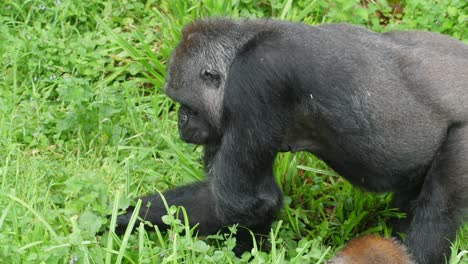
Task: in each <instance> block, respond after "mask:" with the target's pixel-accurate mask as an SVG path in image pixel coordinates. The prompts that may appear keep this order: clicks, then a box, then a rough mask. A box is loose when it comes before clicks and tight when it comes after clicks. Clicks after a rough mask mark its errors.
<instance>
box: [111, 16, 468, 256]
mask: <svg viewBox="0 0 468 264" xmlns="http://www.w3.org/2000/svg"><path fill="white" fill-rule="evenodd" d="M166 78H167V79H166V84H165V86H164V91H165V93H166V94H167V96H169V97H170V98H171V99H173V100H174V101H175V102H178V103H180V109H179V112H178V128H179V133H180V137H181V139H182V140H184V141H186V142H188V143H193V144H197V145H203V146H204V166H205V172H206V179H205V180H204V181H202V182H199V183H195V184H190V185H187V186H182V187H179V188H176V189H173V190H169V191H167V192H165V193H163V194H164V197H165V199H166V201H167V202H168V204H169V205H177V206H184V207H185V209H186V211H187V213H188V215H189V218H190V219H189V220H190V223H191V224H192V225H195V224H198V232H199V234H200V235H207V234H212V233H215V232H217V231H218V230H220V229H222V228H223V227H225V226H228V225H232V224H240V225H241V226H244V227H247V228H248V229H250V230H252V231H253V232H254V233H257V234H262V233H266V232H268V231H269V228H270V225H271V223H272V221H273V219H274V218H275V216H276V213H277V211H278V210H279V208H281V206H282V194H281V191H280V189H279V187H278V185H277V184H276V182H275V179H274V175H273V162H274V160H275V157H276V155H277V154H278V153H279V152H282V151H292V152H295V151H308V152H310V153H312V154H314V155H316V156H317V157H319V158H320V159H322V160H323V161H325V162H326V163H327V164H328V165H329V166H330V167H331V168H333V169H334V170H335V171H336V172H338V173H339V174H340V175H342V176H343V177H345V178H346V179H347V180H348V181H349V182H351V183H352V184H353V185H355V186H358V187H360V188H363V189H366V190H369V191H373V192H393V204H394V206H395V207H396V208H398V209H399V210H400V211H401V212H404V213H406V215H407V217H406V218H405V219H401V220H400V221H397V222H396V223H395V227H394V230H395V232H403V233H405V234H406V236H405V239H404V243H405V245H406V246H407V247H408V249H409V251H410V253H411V254H412V256H413V257H414V259H415V260H416V262H417V263H420V264H423V263H442V262H443V261H444V259H445V258H446V257H448V256H449V255H448V253H449V252H450V240H453V239H454V237H455V235H456V231H457V228H458V227H459V226H460V224H462V223H463V221H464V220H465V216H466V212H467V208H468V46H467V45H465V44H463V43H462V42H460V41H458V40H455V39H452V38H450V37H447V36H443V35H440V34H436V33H430V32H420V31H393V32H388V33H383V34H379V33H374V32H370V31H368V30H366V29H364V28H361V27H358V26H353V25H347V24H325V25H319V26H309V25H306V24H301V23H290V22H285V21H276V20H233V19H224V18H218V19H207V20H201V21H197V22H193V23H191V24H189V25H187V26H186V27H185V28H184V29H183V37H182V40H181V41H180V43H179V44H178V46H177V47H176V48H175V50H174V52H173V54H172V56H171V58H170V62H169V66H168V71H167V76H166ZM141 199H142V201H143V203H147V204H149V206H148V207H145V206H143V207H144V208H143V207H142V209H141V210H140V212H139V216H140V217H141V218H143V219H145V220H146V221H149V222H151V223H153V224H155V225H157V226H158V227H160V228H164V223H163V222H162V220H161V216H163V215H165V214H166V209H165V207H164V205H163V203H162V200H161V198H160V196H159V195H153V196H148V197H143V198H141ZM132 211H133V209H132V208H130V209H128V210H127V212H126V213H125V214H123V215H121V216H119V218H118V229H117V230H120V232H121V231H122V230H125V228H126V227H127V225H128V221H129V219H130V216H131V214H132ZM249 240H250V243H251V240H252V238H251V237H249V236H244V237H242V236H239V237H238V244H239V245H242V243H244V245H248V243H249ZM242 249H243V250H245V249H248V248H246V247H244V248H242Z"/></svg>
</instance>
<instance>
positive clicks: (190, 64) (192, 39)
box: [164, 20, 239, 145]
mask: <svg viewBox="0 0 468 264" xmlns="http://www.w3.org/2000/svg"><path fill="white" fill-rule="evenodd" d="M216 21H217V22H216V27H213V26H212V24H213V22H212V21H199V22H195V23H192V24H190V25H188V26H186V27H185V28H184V30H183V38H182V41H181V42H180V43H179V44H178V46H177V47H176V49H175V50H174V52H173V54H172V56H171V58H170V61H169V66H168V70H167V75H166V84H165V86H164V91H165V93H166V94H167V95H168V96H169V97H170V98H171V99H173V100H174V101H176V102H179V103H180V108H179V113H178V116H179V122H178V126H179V133H180V137H181V139H182V140H184V141H186V142H188V143H194V144H197V145H207V144H212V143H216V142H218V141H219V140H220V139H221V137H222V116H223V96H224V84H225V82H226V78H227V72H228V68H229V66H230V64H231V62H232V60H233V58H234V56H235V51H236V46H237V45H238V44H239V39H236V38H235V36H236V33H235V32H236V27H237V26H238V25H237V24H236V23H235V22H233V21H228V20H226V21H224V20H216ZM220 23H221V24H220ZM227 31H230V32H232V33H231V34H226V32H227Z"/></svg>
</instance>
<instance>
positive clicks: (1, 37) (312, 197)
mask: <svg viewBox="0 0 468 264" xmlns="http://www.w3.org/2000/svg"><path fill="white" fill-rule="evenodd" d="M208 16H232V17H276V18H281V19H286V20H291V21H303V22H306V23H309V24H319V23H325V22H350V23H354V24H361V25H364V26H366V27H368V28H370V29H373V30H376V31H387V30H391V29H421V30H431V31H436V32H441V33H444V34H448V35H452V36H453V37H455V38H457V39H461V40H464V41H465V42H467V41H468V33H467V29H468V2H466V1H464V0H439V1H435V0H430V1H427V0H411V1H410V0H407V1H398V0H397V1H390V0H389V1H388V2H385V1H380V0H377V1H374V0H368V1H364V0H362V1H359V0H334V1H331V0H311V1H305V0H298V1H291V0H270V1H267V0H261V1H252V0H232V1H225V2H223V1H217V0H207V1H198V0H187V1H181V0H180V1H178V0H173V1H167V0H147V1H143V0H141V1H135V0H118V1H112V0H104V1H103V0H81V1H71V0H43V1H40V0H26V1H23V0H3V1H1V2H0V209H1V210H0V263H244V262H248V261H251V262H252V263H324V262H325V260H326V259H328V258H330V257H331V256H333V254H334V253H335V252H336V250H338V249H339V248H340V247H341V246H342V245H343V244H344V243H345V242H346V241H348V240H349V239H351V238H353V237H355V236H358V235H363V234H369V233H377V234H380V235H384V236H388V235H389V234H390V232H391V229H390V227H389V225H388V223H389V222H390V221H391V220H392V219H393V218H396V217H401V215H399V214H398V213H396V212H395V211H394V210H393V209H392V208H391V206H390V205H389V201H390V198H391V197H390V195H388V194H383V195H376V194H371V193H366V192H363V191H360V190H357V189H355V188H352V187H351V186H350V184H349V183H347V182H346V181H344V180H343V179H341V178H339V177H338V176H337V175H336V174H335V173H334V172H333V171H331V170H330V169H328V168H327V167H326V166H325V164H324V163H322V162H321V161H319V160H318V159H317V158H315V157H313V156H312V155H309V154H305V153H298V154H289V153H286V154H281V155H279V157H278V159H277V161H276V166H275V173H276V178H277V181H278V183H279V184H280V186H281V188H282V190H283V192H284V195H285V205H284V209H283V210H282V212H281V214H280V218H279V219H280V220H279V221H277V222H276V223H275V224H274V226H273V228H272V230H271V233H270V234H269V236H267V237H265V244H266V245H267V247H269V248H271V250H270V251H268V252H262V251H261V250H260V248H261V247H260V245H258V246H257V247H256V248H254V249H253V250H252V251H251V252H250V253H245V254H244V255H243V257H242V258H236V257H235V256H234V254H233V253H232V251H231V250H232V248H233V247H234V245H235V239H234V238H233V237H232V235H231V234H218V235H214V236H210V237H207V238H204V239H200V238H197V237H196V233H194V232H192V231H193V230H190V228H189V227H188V226H187V225H186V224H185V223H183V222H180V221H178V220H175V219H176V218H175V217H174V215H175V214H177V213H179V214H181V213H183V210H181V209H180V208H179V209H178V208H175V207H174V208H170V210H169V215H168V216H165V218H164V219H165V221H166V222H167V223H168V224H170V225H171V226H172V228H171V230H170V231H169V232H167V233H166V232H164V233H163V232H159V231H158V230H156V232H145V231H144V230H143V228H142V226H138V227H137V229H138V230H139V232H136V233H135V234H132V235H130V234H125V235H124V236H121V237H118V236H116V235H115V234H113V233H112V232H109V228H110V226H111V222H112V221H113V220H115V215H116V212H117V211H118V209H119V208H124V207H126V206H127V205H128V204H129V203H130V201H131V200H132V198H134V197H136V196H139V195H143V194H147V193H153V192H156V191H162V190H165V189H168V188H172V187H174V186H177V185H181V184H184V183H189V182H193V181H197V180H200V179H201V178H202V177H203V172H202V168H201V166H200V156H201V148H199V147H194V146H192V145H188V144H185V143H182V142H181V141H180V140H179V139H178V134H177V128H176V114H175V110H176V108H177V106H176V105H174V104H173V103H172V102H171V101H170V100H168V99H167V98H166V97H165V96H164V95H163V94H162V92H161V86H162V84H163V82H164V74H165V64H166V63H167V58H168V55H169V53H170V51H171V49H172V48H173V47H174V46H175V44H176V42H177V41H178V39H179V36H180V29H181V27H182V25H184V24H186V23H188V22H190V21H193V20H195V19H197V18H201V17H208ZM142 206H144V205H142ZM112 214H113V215H114V217H112V218H107V217H106V216H107V215H112ZM235 229H236V228H235V227H233V228H232V231H233V232H235ZM111 230H112V229H111ZM467 250H468V225H465V226H464V227H463V228H461V229H460V231H459V233H458V238H457V240H456V241H454V243H453V246H452V260H451V263H468V252H467Z"/></svg>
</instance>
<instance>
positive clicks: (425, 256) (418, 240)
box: [406, 123, 468, 264]
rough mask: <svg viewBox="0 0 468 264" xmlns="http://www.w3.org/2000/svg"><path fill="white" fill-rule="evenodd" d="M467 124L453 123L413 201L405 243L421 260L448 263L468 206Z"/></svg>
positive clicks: (418, 261)
mask: <svg viewBox="0 0 468 264" xmlns="http://www.w3.org/2000/svg"><path fill="white" fill-rule="evenodd" d="M467 193H468V124H466V123H462V124H457V125H454V126H451V127H450V129H449V131H448V134H447V138H446V140H445V142H444V143H443V145H442V146H441V148H440V150H439V152H438V153H437V155H436V156H435V158H434V161H433V163H432V166H431V168H430V170H429V172H428V175H427V176H426V179H425V181H424V184H423V187H422V189H421V193H420V194H419V196H418V198H417V199H416V200H415V201H414V204H413V207H412V216H413V219H412V221H411V224H410V227H409V230H407V232H406V235H407V236H406V244H407V246H408V248H409V250H410V251H411V253H412V254H413V256H414V257H415V259H416V261H417V263H419V264H429V263H433V264H439V263H445V262H444V259H443V256H444V254H445V256H446V258H447V259H448V257H449V253H450V241H453V239H454V238H455V234H456V231H457V228H458V227H459V225H460V222H461V221H462V219H461V218H462V214H463V212H462V211H464V210H466V209H467V206H468V199H467V198H468V197H467Z"/></svg>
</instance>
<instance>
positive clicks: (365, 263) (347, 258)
mask: <svg viewBox="0 0 468 264" xmlns="http://www.w3.org/2000/svg"><path fill="white" fill-rule="evenodd" d="M328 263H329V264H383V263H386V264H414V262H413V260H412V259H411V257H410V256H409V255H408V253H407V251H406V248H405V247H404V246H403V245H402V244H400V243H399V242H397V241H396V240H394V239H386V238H383V237H379V236H374V235H368V236H364V237H359V238H356V239H353V240H351V242H349V243H348V244H347V245H346V247H345V248H344V249H343V250H342V251H341V252H339V253H338V254H337V256H336V257H335V258H334V259H332V260H331V261H330V262H328Z"/></svg>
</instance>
